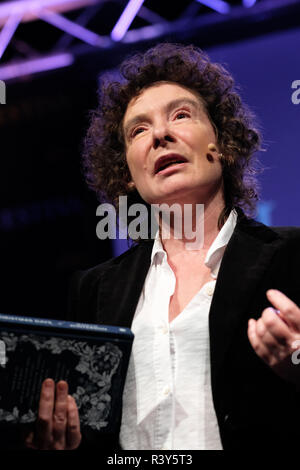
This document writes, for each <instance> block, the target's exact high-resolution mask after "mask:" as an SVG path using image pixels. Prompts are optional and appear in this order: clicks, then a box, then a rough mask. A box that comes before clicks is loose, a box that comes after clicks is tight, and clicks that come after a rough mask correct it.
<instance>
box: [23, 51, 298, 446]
mask: <svg viewBox="0 0 300 470" xmlns="http://www.w3.org/2000/svg"><path fill="white" fill-rule="evenodd" d="M121 75H122V78H121V79H120V81H115V82H109V83H108V84H106V83H103V84H102V88H101V91H100V103H99V107H98V109H97V110H96V111H95V112H94V113H93V115H92V120H91V125H90V128H89V131H88V134H87V138H86V142H85V150H84V168H85V172H86V176H87V181H88V184H89V185H90V187H92V188H93V189H94V190H95V191H96V192H97V193H98V195H99V196H100V198H101V197H102V198H103V197H104V198H105V199H106V201H107V200H110V201H111V202H112V203H113V204H114V205H115V207H118V201H119V199H118V198H119V196H121V195H122V196H124V195H126V196H127V197H128V206H129V205H130V204H131V203H134V202H142V203H143V204H145V205H146V206H147V207H148V208H149V207H150V206H151V205H152V206H153V205H157V204H158V205H161V204H165V205H166V206H164V207H171V206H172V205H173V204H177V205H178V206H179V210H178V211H177V212H174V213H173V214H172V217H171V218H170V220H169V221H168V219H166V218H165V217H164V215H165V213H164V210H162V212H161V216H160V217H159V219H158V221H159V231H158V233H157V234H156V236H155V240H148V239H147V240H138V241H137V243H136V244H135V245H134V246H133V247H132V248H131V249H130V250H128V251H127V252H126V253H125V254H123V255H122V256H121V257H119V258H116V259H114V260H110V261H108V262H106V263H104V264H103V265H100V266H96V267H95V268H92V269H90V270H88V271H85V272H80V273H78V274H77V275H76V276H75V277H74V280H73V287H72V289H73V290H72V292H71V315H72V318H73V319H76V320H80V321H88V322H100V323H107V324H117V325H126V326H130V327H131V328H132V330H133V332H134V333H135V340H134V345H133V350H132V355H131V360H130V364H129V370H128V374H127V378H126V384H125V390H124V394H123V411H122V416H120V432H119V434H118V435H115V436H112V437H110V439H108V440H107V442H106V441H105V440H103V442H102V444H103V448H104V449H107V448H108V447H107V446H108V445H111V446H112V448H115V449H116V448H117V446H118V445H120V446H121V448H124V449H161V448H166V449H209V450H211V449H240V448H248V449H250V448H251V449H252V448H253V447H254V446H256V447H257V446H259V447H268V446H272V445H273V443H274V439H275V438H276V439H279V440H280V442H281V445H292V442H293V439H295V435H296V434H295V432H294V431H295V429H294V427H293V424H292V423H293V419H292V416H293V417H295V413H296V412H298V411H297V410H298V408H299V407H298V406H297V399H298V395H297V393H298V392H297V387H298V386H299V383H300V374H299V371H298V368H297V367H296V366H295V363H293V362H292V357H293V356H292V355H293V352H294V351H295V346H293V345H294V344H295V341H297V340H298V339H299V338H300V310H299V308H298V307H297V305H296V304H295V303H294V302H293V301H292V300H290V299H289V298H288V297H287V296H286V295H284V293H285V294H288V295H290V296H291V298H293V300H294V301H295V302H296V303H299V300H300V299H299V282H298V281H297V277H298V276H297V266H298V263H299V261H300V260H299V254H298V252H299V250H297V246H298V242H299V236H300V233H299V230H298V229H271V228H268V227H265V226H264V225H262V224H259V223H257V222H255V221H253V220H252V219H249V218H248V217H246V215H245V213H248V214H250V213H251V211H252V212H253V210H254V209H255V203H256V201H257V198H258V191H257V182H256V180H255V166H254V159H253V154H254V152H255V151H256V150H258V149H259V148H260V135H259V132H258V130H257V129H255V127H254V125H253V119H252V116H251V113H250V111H249V110H248V109H247V107H246V106H245V105H243V104H242V102H241V99H240V97H239V95H238V93H237V92H236V90H235V89H234V82H233V79H232V77H231V76H230V74H229V73H228V72H227V71H226V70H225V69H224V68H223V67H221V66H220V65H218V64H213V63H211V62H210V60H209V58H208V57H207V55H206V54H204V53H203V52H202V51H201V50H199V49H197V48H195V47H193V46H182V45H176V44H175V45H174V44H159V45H157V46H156V47H154V48H152V49H150V50H149V51H147V52H146V53H145V54H137V55H135V56H133V57H132V58H130V59H128V60H127V61H125V62H124V63H123V64H122V66H121ZM187 205H189V207H190V208H191V211H190V213H189V217H185V206H187ZM199 205H200V206H201V207H203V208H204V213H203V220H202V222H201V224H199V223H198V222H199V221H198V217H197V210H196V209H197V206H199ZM166 220H167V222H166ZM177 222H180V223H181V226H182V227H183V233H182V236H181V237H180V238H178V237H177V232H176V229H175V226H176V223H177ZM166 224H167V225H168V228H169V229H170V236H169V237H165V236H164V231H163V228H164V226H165V225H166ZM187 225H188V226H189V233H188V235H190V233H191V232H192V233H193V234H194V236H195V237H196V235H195V229H197V230H200V229H202V230H203V237H202V243H201V246H198V247H197V249H188V246H187V245H188V242H190V241H191V238H190V236H187V231H186V230H185V229H186V228H187ZM274 289H276V290H274ZM278 290H281V291H283V292H284V293H282V292H280V291H278ZM266 295H267V298H266ZM268 301H269V302H270V303H271V304H272V305H273V306H274V307H275V309H276V310H274V309H273V310H272V309H270V308H267V307H268ZM46 383H47V381H46ZM48 383H50V387H49V392H48V395H47V396H46V395H45V393H46V387H45V385H46V384H45V385H43V389H42V395H41V401H40V413H39V418H38V421H37V432H36V436H33V434H32V435H31V436H30V437H29V439H28V445H31V446H34V445H36V446H37V447H40V448H76V447H78V445H79V443H80V441H81V435H80V423H79V418H78V413H77V410H76V405H75V403H74V402H73V401H71V399H70V398H68V393H67V384H66V383H60V384H58V386H57V387H61V391H59V388H57V395H56V397H57V398H56V399H55V398H54V383H53V382H52V381H48ZM68 400H69V401H68ZM294 422H297V419H295V418H294ZM278 436H279V437H278ZM34 439H36V441H38V442H39V444H34V443H33V442H34ZM99 445H101V443H99ZM83 448H84V447H83Z"/></svg>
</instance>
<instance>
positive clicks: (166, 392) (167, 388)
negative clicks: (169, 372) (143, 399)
mask: <svg viewBox="0 0 300 470" xmlns="http://www.w3.org/2000/svg"><path fill="white" fill-rule="evenodd" d="M170 391H171V390H170V387H168V386H167V387H165V388H164V395H169V393H170Z"/></svg>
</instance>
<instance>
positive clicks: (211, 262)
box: [151, 209, 237, 279]
mask: <svg viewBox="0 0 300 470" xmlns="http://www.w3.org/2000/svg"><path fill="white" fill-rule="evenodd" d="M236 222H237V212H236V211H235V210H234V209H233V210H232V211H231V212H230V214H229V217H228V218H227V220H226V222H225V224H224V225H223V227H222V228H221V230H220V232H219V233H218V235H217V236H216V238H215V239H214V241H213V243H212V244H211V246H210V247H209V249H208V252H207V255H206V258H205V261H204V263H205V265H206V266H207V267H208V268H210V270H211V276H212V277H213V278H214V279H216V278H217V275H218V272H219V268H220V265H221V261H222V257H223V254H224V251H225V248H226V246H227V244H228V242H229V240H230V238H231V235H232V234H233V231H234V229H235V226H236ZM166 255H167V254H166V252H165V250H164V248H163V246H162V243H161V240H160V237H159V231H157V232H156V235H155V239H154V243H153V248H152V254H151V264H152V263H153V262H154V261H155V262H158V263H159V262H162V260H163V259H164V258H165V257H166Z"/></svg>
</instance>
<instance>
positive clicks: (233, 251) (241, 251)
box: [209, 209, 282, 404]
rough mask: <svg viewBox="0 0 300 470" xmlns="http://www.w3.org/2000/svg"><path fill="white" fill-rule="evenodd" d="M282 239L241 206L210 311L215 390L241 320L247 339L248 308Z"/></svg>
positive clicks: (212, 377)
mask: <svg viewBox="0 0 300 470" xmlns="http://www.w3.org/2000/svg"><path fill="white" fill-rule="evenodd" d="M281 242H282V241H281V238H280V236H279V235H278V234H277V233H276V232H275V231H273V230H272V229H271V228H269V227H267V226H265V225H263V224H261V223H259V222H256V221H255V220H253V219H248V218H246V217H245V216H244V214H243V212H242V211H241V210H240V209H238V221H237V225H236V227H235V230H234V232H233V234H232V237H231V239H230V240H229V243H228V245H227V248H226V250H225V252H224V256H223V259H222V262H221V266H220V270H219V273H218V278H217V282H216V287H215V291H214V295H213V299H212V303H211V308H210V312H209V333H210V357H211V381H212V389H213V392H214V391H215V393H216V390H217V388H218V384H219V380H220V379H221V378H222V371H223V370H224V368H223V364H224V361H225V359H226V354H227V352H228V349H229V347H230V345H231V344H232V342H233V338H234V336H235V334H236V332H237V329H238V327H241V325H242V323H244V329H245V338H246V339H247V324H248V318H250V317H251V316H253V312H249V311H248V308H249V305H250V303H251V299H252V298H253V296H254V295H255V291H256V289H257V288H258V286H259V283H260V282H261V280H262V278H263V274H264V272H265V271H266V269H267V267H268V265H269V263H270V261H271V258H272V256H273V255H274V252H275V251H276V250H277V249H278V247H279V245H280V244H281ZM237 354H238V351H237ZM215 399H216V395H215V394H214V400H215ZM215 404H216V402H215Z"/></svg>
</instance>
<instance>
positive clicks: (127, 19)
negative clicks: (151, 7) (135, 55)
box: [110, 0, 144, 41]
mask: <svg viewBox="0 0 300 470" xmlns="http://www.w3.org/2000/svg"><path fill="white" fill-rule="evenodd" d="M143 3H144V0H129V2H128V3H127V5H126V7H125V10H124V11H123V13H122V15H121V16H120V18H119V19H118V21H117V23H116V25H115V27H114V29H113V30H112V32H111V34H110V37H111V38H112V39H113V40H114V41H121V39H123V37H124V36H125V34H126V32H127V30H128V28H129V26H130V25H131V23H132V22H133V20H134V18H135V17H136V15H137V13H138V11H139V9H140V8H141V6H142V4H143Z"/></svg>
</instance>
